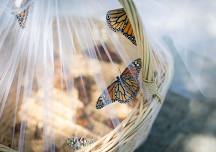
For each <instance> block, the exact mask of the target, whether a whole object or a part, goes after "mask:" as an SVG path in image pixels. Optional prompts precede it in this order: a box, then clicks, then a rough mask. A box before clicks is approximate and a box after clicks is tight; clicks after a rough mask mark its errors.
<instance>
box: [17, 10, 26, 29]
mask: <svg viewBox="0 0 216 152" xmlns="http://www.w3.org/2000/svg"><path fill="white" fill-rule="evenodd" d="M28 12H29V7H28V8H26V9H25V10H24V11H22V12H20V13H19V14H17V15H16V18H17V20H18V23H19V25H20V27H21V28H24V27H25V24H26V20H27V17H28Z"/></svg>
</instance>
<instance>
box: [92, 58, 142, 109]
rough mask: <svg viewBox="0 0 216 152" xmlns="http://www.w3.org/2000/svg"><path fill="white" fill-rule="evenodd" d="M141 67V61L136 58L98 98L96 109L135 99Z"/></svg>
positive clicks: (138, 87)
mask: <svg viewBox="0 0 216 152" xmlns="http://www.w3.org/2000/svg"><path fill="white" fill-rule="evenodd" d="M141 67H142V63H141V59H140V58H138V59H136V60H134V61H133V62H132V63H130V64H129V65H128V67H127V68H126V69H125V70H124V71H123V72H122V74H121V75H120V76H117V78H116V79H117V80H116V81H114V82H113V83H112V84H111V85H110V86H108V88H107V89H106V90H104V91H103V93H102V95H101V96H100V97H99V98H98V100H97V103H96V109H101V108H103V107H104V106H106V105H108V104H110V103H113V102H116V101H117V102H119V103H127V102H130V101H131V100H133V99H135V98H136V96H137V93H138V92H139V89H140V85H139V73H140V70H141Z"/></svg>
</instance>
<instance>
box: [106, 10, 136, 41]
mask: <svg viewBox="0 0 216 152" xmlns="http://www.w3.org/2000/svg"><path fill="white" fill-rule="evenodd" d="M106 21H107V24H108V26H109V27H110V28H111V29H112V30H113V31H115V32H121V33H122V34H123V35H124V36H125V37H127V38H128V39H129V40H130V41H131V42H132V43H133V44H134V45H136V40H135V35H134V32H133V28H132V26H131V23H130V21H129V18H128V17H127V14H126V12H125V10H124V9H123V8H120V9H115V10H110V11H108V12H107V15H106Z"/></svg>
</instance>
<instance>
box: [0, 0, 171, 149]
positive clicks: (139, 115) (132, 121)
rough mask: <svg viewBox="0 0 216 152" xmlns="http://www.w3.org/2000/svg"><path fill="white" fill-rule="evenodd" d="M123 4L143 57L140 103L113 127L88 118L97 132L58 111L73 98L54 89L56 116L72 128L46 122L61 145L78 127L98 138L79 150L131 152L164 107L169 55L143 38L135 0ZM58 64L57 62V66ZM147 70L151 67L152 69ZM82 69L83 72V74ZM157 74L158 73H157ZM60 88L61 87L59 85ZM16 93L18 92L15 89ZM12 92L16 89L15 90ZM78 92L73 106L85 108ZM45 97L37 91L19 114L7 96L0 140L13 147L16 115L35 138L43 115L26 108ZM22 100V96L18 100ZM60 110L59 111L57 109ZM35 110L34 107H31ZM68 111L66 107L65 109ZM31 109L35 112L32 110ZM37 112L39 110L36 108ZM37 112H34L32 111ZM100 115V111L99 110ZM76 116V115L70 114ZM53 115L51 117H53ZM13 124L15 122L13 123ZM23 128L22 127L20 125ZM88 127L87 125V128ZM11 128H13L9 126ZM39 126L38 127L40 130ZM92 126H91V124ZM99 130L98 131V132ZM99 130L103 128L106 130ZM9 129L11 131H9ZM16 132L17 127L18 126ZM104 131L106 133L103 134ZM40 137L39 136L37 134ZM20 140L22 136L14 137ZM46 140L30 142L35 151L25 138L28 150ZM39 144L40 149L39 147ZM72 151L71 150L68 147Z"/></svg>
mask: <svg viewBox="0 0 216 152" xmlns="http://www.w3.org/2000/svg"><path fill="white" fill-rule="evenodd" d="M119 1H120V2H121V4H122V5H123V7H124V9H125V10H126V12H127V15H128V17H129V19H130V21H131V23H132V27H133V30H134V33H135V37H136V41H137V48H138V51H139V54H140V55H139V56H141V59H142V64H143V68H142V80H143V82H142V88H143V89H142V90H143V91H141V93H140V94H139V95H138V97H137V100H138V101H137V103H136V105H135V106H134V107H133V109H131V110H128V111H130V113H129V114H128V115H127V117H126V118H124V116H122V118H124V120H123V121H122V122H121V123H120V124H119V125H118V126H117V127H116V128H114V129H113V130H112V129H110V128H109V127H107V126H105V125H103V124H101V123H98V122H96V121H95V120H88V121H87V123H88V122H92V121H93V122H94V123H95V124H96V125H97V127H98V129H97V131H89V130H88V129H84V128H83V127H81V126H80V125H74V124H71V123H70V122H69V119H70V118H67V117H66V116H65V115H64V113H61V111H58V108H57V107H58V106H59V105H58V102H55V99H56V101H57V100H58V99H59V98H61V99H62V100H64V101H65V103H64V105H65V106H66V107H67V106H68V107H69V106H71V105H70V102H69V101H70V98H71V96H66V95H65V94H64V93H62V92H58V90H54V92H55V93H54V94H58V95H60V96H56V97H54V99H53V104H54V107H56V108H54V110H55V112H54V113H55V114H56V116H53V117H55V118H56V117H63V118H65V120H67V121H64V122H63V123H65V124H67V125H68V126H70V127H67V128H64V127H62V128H60V127H59V126H55V125H54V124H52V122H47V123H48V124H49V125H50V127H51V128H56V129H55V130H57V132H58V135H59V136H60V137H61V139H62V140H61V141H56V143H57V142H58V143H57V144H58V145H63V143H64V141H65V139H66V138H68V137H70V136H71V134H72V133H71V132H70V131H71V130H76V132H77V134H79V135H83V136H84V137H91V138H94V139H95V142H94V143H92V144H90V145H88V146H86V147H83V148H82V149H80V150H78V151H83V152H90V151H92V152H108V151H109V152H115V151H121V152H131V151H134V150H135V149H136V148H137V147H138V146H139V145H140V144H141V143H142V142H143V141H144V140H145V139H146V138H147V136H148V133H149V132H150V129H151V127H152V124H153V122H154V120H155V118H156V117H157V114H158V112H159V110H160V108H161V105H162V103H163V101H164V98H165V95H166V91H167V88H168V86H169V83H170V80H171V76H172V75H171V70H172V65H170V64H169V62H167V60H165V59H167V58H169V57H168V55H167V54H166V53H165V52H163V51H160V52H159V51H158V50H157V49H156V48H154V49H153V47H152V46H151V44H150V42H149V41H148V39H147V38H146V37H144V36H145V35H146V34H145V33H144V29H143V25H142V22H141V20H140V18H139V14H138V12H137V10H136V7H135V5H134V3H133V0H119ZM56 66H58V65H56ZM147 69H150V70H149V72H148V73H147V72H146V71H148V70H147ZM82 72H83V71H81V73H82ZM155 73H156V74H155ZM60 79H62V78H61V77H59V78H57V80H59V81H60ZM57 84H58V83H57ZM13 86H14V88H16V84H14V85H13ZM57 87H60V88H61V87H62V86H59V85H57ZM33 89H36V90H37V89H38V88H33ZM14 92H15V91H14ZM12 94H15V93H13V89H12ZM78 96H79V95H78V93H77V92H73V94H72V97H73V98H75V99H74V100H77V102H76V104H75V106H74V108H75V109H76V110H77V109H79V108H83V104H82V103H81V102H79V101H78V100H79V97H78ZM42 97H43V90H42V92H40V91H39V92H38V93H37V94H35V95H34V98H30V99H27V100H29V102H28V103H25V105H24V106H21V105H22V102H20V103H19V105H18V107H19V108H18V109H17V110H18V111H19V113H16V112H14V109H13V108H12V107H13V106H12V105H14V104H16V102H15V101H16V98H17V97H13V96H11V98H12V99H10V98H9V99H8V100H9V101H10V102H8V103H7V105H6V107H5V109H6V110H5V111H4V115H3V117H2V118H1V123H0V126H4V128H3V127H1V129H0V133H1V135H2V136H1V137H0V143H4V144H5V145H7V146H11V145H10V143H11V141H10V140H9V141H8V142H7V139H8V138H7V137H9V139H10V138H11V137H12V136H16V134H15V135H13V134H12V132H11V130H12V129H13V128H12V127H13V125H14V124H15V123H14V122H13V121H14V116H15V115H16V117H17V118H18V119H20V120H19V121H20V122H25V121H28V122H30V125H28V129H27V132H26V134H28V137H29V142H30V140H32V137H33V136H34V137H35V136H37V135H35V132H36V131H40V125H39V126H38V123H37V122H40V121H41V119H42V117H43V116H39V115H37V116H36V117H35V116H34V115H31V113H28V111H26V107H37V108H36V109H37V110H40V108H41V107H40V103H38V102H37V100H40V99H41V98H42ZM17 100H21V99H17ZM56 109H57V110H56ZM32 110H34V109H32ZM66 111H67V110H66ZM88 111H91V112H92V113H97V111H96V112H95V109H94V108H88ZM30 112H32V111H31V110H30ZM35 112H37V111H35ZM33 113H34V112H33ZM97 114H98V113H97ZM19 115H26V117H20V116H19ZM71 115H73V114H71ZM50 117H52V116H50ZM55 121H58V120H55ZM11 124H13V125H11ZM18 127H20V126H18ZM88 127H89V126H87V128H88ZM8 128H10V129H8ZM38 128H39V129H38ZM90 128H91V126H90ZM98 130H99V131H98ZM100 130H103V132H102V131H101V132H100ZM7 131H8V132H7ZM15 131H16V127H15ZM104 133H106V134H105V135H104ZM38 138H40V137H38ZM14 139H17V140H19V137H17V138H14ZM44 140H46V139H42V140H40V141H39V140H36V141H34V143H31V146H34V147H35V148H34V150H32V149H31V147H30V146H28V141H26V142H27V143H26V145H27V146H25V148H24V149H25V151H42V150H44V149H41V147H40V146H38V145H41V144H42V143H43V142H44ZM13 142H14V143H18V141H13ZM37 146H38V148H37ZM13 147H17V145H13ZM58 150H59V151H65V148H64V146H62V147H61V149H58ZM0 151H2V152H10V151H11V152H12V151H14V150H12V149H10V148H7V147H6V146H3V145H0ZM69 151H72V150H70V149H69Z"/></svg>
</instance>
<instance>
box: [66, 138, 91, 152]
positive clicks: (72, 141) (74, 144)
mask: <svg viewBox="0 0 216 152" xmlns="http://www.w3.org/2000/svg"><path fill="white" fill-rule="evenodd" d="M92 143H94V140H93V139H86V138H82V137H72V138H68V139H67V140H66V141H65V145H67V146H69V147H70V148H71V149H72V150H74V151H76V150H79V149H81V148H82V147H85V146H88V145H90V144H92Z"/></svg>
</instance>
